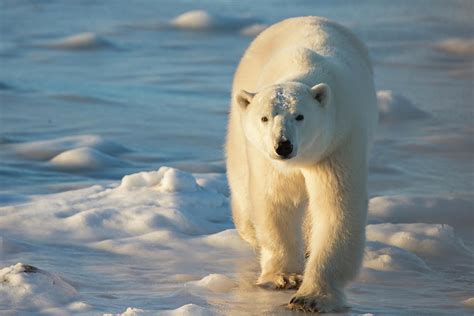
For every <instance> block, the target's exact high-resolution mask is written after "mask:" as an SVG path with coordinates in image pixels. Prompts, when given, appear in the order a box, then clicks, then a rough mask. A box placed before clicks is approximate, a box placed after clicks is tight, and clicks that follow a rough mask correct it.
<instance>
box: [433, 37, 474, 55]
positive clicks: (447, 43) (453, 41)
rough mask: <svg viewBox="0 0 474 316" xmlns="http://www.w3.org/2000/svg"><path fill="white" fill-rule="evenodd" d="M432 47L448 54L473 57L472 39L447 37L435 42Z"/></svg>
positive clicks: (473, 42) (473, 45) (473, 46)
mask: <svg viewBox="0 0 474 316" xmlns="http://www.w3.org/2000/svg"><path fill="white" fill-rule="evenodd" d="M434 47H435V48H436V49H437V50H439V51H441V52H443V53H446V54H449V55H454V56H461V57H470V58H472V57H474V39H466V38H449V39H446V40H443V41H441V42H439V43H436V44H435V46H434Z"/></svg>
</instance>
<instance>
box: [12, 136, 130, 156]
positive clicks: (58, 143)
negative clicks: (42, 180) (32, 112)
mask: <svg viewBox="0 0 474 316" xmlns="http://www.w3.org/2000/svg"><path fill="white" fill-rule="evenodd" d="M11 146H13V150H14V151H15V152H16V153H17V154H18V155H20V156H22V157H24V158H26V159H32V160H50V159H53V158H54V157H55V156H58V155H59V154H61V153H64V152H67V151H69V150H73V149H79V148H91V149H94V150H96V151H97V152H102V153H105V154H108V155H115V154H120V153H124V152H128V151H129V149H127V148H125V147H124V146H122V145H120V144H117V143H115V142H112V141H108V140H105V139H104V138H103V137H100V136H97V135H78V136H68V137H60V138H56V139H51V140H40V141H32V142H24V143H16V144H12V145H11Z"/></svg>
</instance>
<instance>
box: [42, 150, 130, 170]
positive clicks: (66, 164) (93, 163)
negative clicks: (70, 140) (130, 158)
mask: <svg viewBox="0 0 474 316" xmlns="http://www.w3.org/2000/svg"><path fill="white" fill-rule="evenodd" d="M50 163H51V164H52V165H53V166H54V167H55V168H57V169H59V170H64V171H91V170H99V169H105V168H109V167H120V166H123V165H126V164H127V163H125V162H123V161H121V160H119V159H117V158H114V157H112V156H109V155H107V154H105V153H102V152H100V151H98V150H96V149H94V148H90V147H82V148H77V149H71V150H67V151H64V152H62V153H60V154H59V155H57V156H55V157H54V158H53V159H51V160H50Z"/></svg>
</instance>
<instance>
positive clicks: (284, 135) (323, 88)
mask: <svg viewBox="0 0 474 316" xmlns="http://www.w3.org/2000/svg"><path fill="white" fill-rule="evenodd" d="M332 99H333V98H332V94H331V88H330V87H329V85H327V84H325V83H320V84H317V85H315V86H313V87H309V86H307V85H305V84H303V83H299V82H285V83H283V84H276V85H272V86H269V87H266V88H264V89H262V90H261V91H259V92H257V93H250V92H247V91H245V90H242V91H240V92H239V93H238V94H237V95H236V101H237V103H238V105H239V107H240V109H241V113H242V114H241V119H242V128H243V131H244V134H245V136H246V138H247V139H248V141H249V142H250V143H251V144H253V145H254V146H255V147H256V148H257V149H259V150H260V151H261V152H263V153H264V154H265V155H266V156H268V157H269V158H270V159H273V160H276V161H284V162H291V163H303V164H304V163H305V162H306V163H314V162H315V160H319V159H320V158H322V157H323V156H324V154H325V153H326V151H327V149H328V148H329V146H330V144H331V142H332V139H333V137H334V132H335V130H334V129H335V127H334V125H335V107H334V106H333V104H332Z"/></svg>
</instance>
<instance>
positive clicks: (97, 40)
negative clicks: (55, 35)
mask: <svg viewBox="0 0 474 316" xmlns="http://www.w3.org/2000/svg"><path fill="white" fill-rule="evenodd" d="M38 46H41V47H46V48H52V49H61V50H97V49H104V48H110V47H112V44H111V43H110V42H109V41H108V40H106V39H104V38H103V37H100V36H99V35H97V34H95V33H91V32H86V33H80V34H75V35H71V36H67V37H64V38H60V39H57V40H53V41H50V42H46V43H42V44H39V45H38Z"/></svg>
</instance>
